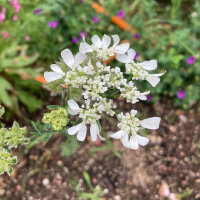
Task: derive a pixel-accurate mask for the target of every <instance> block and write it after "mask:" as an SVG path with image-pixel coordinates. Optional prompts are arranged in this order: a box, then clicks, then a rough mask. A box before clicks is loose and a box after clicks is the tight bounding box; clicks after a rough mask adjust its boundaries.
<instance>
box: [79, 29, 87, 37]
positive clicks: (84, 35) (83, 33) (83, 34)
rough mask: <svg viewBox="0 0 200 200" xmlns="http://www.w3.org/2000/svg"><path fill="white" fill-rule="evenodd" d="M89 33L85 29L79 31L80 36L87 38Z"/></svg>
mask: <svg viewBox="0 0 200 200" xmlns="http://www.w3.org/2000/svg"><path fill="white" fill-rule="evenodd" d="M87 35H88V34H87V33H86V32H85V31H80V33H79V36H80V38H83V37H84V38H86V37H87Z"/></svg>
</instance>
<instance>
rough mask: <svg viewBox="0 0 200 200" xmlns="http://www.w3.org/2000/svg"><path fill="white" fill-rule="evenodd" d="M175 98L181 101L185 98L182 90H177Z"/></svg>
mask: <svg viewBox="0 0 200 200" xmlns="http://www.w3.org/2000/svg"><path fill="white" fill-rule="evenodd" d="M177 97H178V98H179V99H183V98H184V97H185V91H184V90H179V91H178V93H177Z"/></svg>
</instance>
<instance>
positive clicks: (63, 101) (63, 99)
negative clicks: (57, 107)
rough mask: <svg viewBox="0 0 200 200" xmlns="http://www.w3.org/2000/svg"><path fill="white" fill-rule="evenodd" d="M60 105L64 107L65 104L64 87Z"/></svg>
mask: <svg viewBox="0 0 200 200" xmlns="http://www.w3.org/2000/svg"><path fill="white" fill-rule="evenodd" d="M61 96H62V106H63V107H65V106H66V101H65V88H62V94H61Z"/></svg>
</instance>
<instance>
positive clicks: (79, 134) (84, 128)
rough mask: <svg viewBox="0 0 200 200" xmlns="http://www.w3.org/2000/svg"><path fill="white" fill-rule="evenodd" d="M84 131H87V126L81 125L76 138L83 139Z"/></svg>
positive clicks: (84, 136)
mask: <svg viewBox="0 0 200 200" xmlns="http://www.w3.org/2000/svg"><path fill="white" fill-rule="evenodd" d="M86 133H87V127H86V125H83V126H82V127H81V129H80V130H79V132H78V134H77V140H79V141H84V140H85V138H86Z"/></svg>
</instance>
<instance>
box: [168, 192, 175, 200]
mask: <svg viewBox="0 0 200 200" xmlns="http://www.w3.org/2000/svg"><path fill="white" fill-rule="evenodd" d="M168 197H169V199H170V200H176V195H175V194H174V193H170V194H169V196H168Z"/></svg>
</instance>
